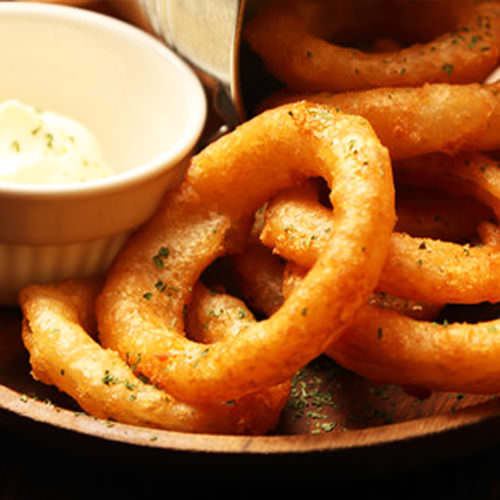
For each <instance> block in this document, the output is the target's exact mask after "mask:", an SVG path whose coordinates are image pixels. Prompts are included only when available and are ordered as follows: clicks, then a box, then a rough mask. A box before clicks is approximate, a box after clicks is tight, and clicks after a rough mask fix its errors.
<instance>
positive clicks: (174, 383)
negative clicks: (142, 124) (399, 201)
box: [97, 103, 395, 402]
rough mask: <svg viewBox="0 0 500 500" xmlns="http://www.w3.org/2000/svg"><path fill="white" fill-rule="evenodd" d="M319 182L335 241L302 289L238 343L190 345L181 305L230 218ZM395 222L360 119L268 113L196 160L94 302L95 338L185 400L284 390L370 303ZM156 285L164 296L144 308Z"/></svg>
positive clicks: (319, 111)
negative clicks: (160, 261)
mask: <svg viewBox="0 0 500 500" xmlns="http://www.w3.org/2000/svg"><path fill="white" fill-rule="evenodd" d="M317 175H321V176H323V177H324V178H325V179H326V180H327V182H328V183H329V184H330V185H331V188H332V192H331V200H332V203H333V204H335V205H336V206H339V207H342V210H339V211H338V212H337V215H336V226H337V228H338V231H337V235H336V237H335V238H332V240H331V241H330V242H328V243H327V245H326V246H325V248H324V252H323V253H322V255H321V256H320V257H319V259H318V261H317V263H316V264H315V266H314V267H313V269H312V270H311V272H310V273H309V274H308V277H307V279H306V280H304V282H303V283H302V285H301V287H300V289H297V291H296V293H294V294H292V295H291V296H290V297H289V298H288V299H287V301H285V303H284V304H283V306H282V307H281V308H280V309H279V310H278V311H277V312H276V313H275V314H274V315H273V316H271V318H269V319H267V320H265V321H261V322H259V323H255V324H254V325H252V326H250V327H249V328H247V329H246V330H245V331H244V332H242V333H241V334H240V335H238V336H237V337H235V338H231V339H228V340H224V341H221V342H216V343H214V344H212V345H211V346H210V347H209V349H207V346H206V345H202V344H199V343H195V342H193V341H190V340H188V339H186V338H185V336H184V333H183V331H184V328H183V320H182V310H183V306H184V304H186V303H188V302H189V301H190V296H191V289H192V287H193V285H194V283H195V282H196V280H197V278H198V277H199V275H200V273H201V272H202V271H203V269H204V268H205V267H206V266H207V265H208V264H209V263H210V262H212V261H213V260H214V259H215V258H216V257H218V256H220V255H222V254H224V252H225V240H226V239H227V237H228V234H230V231H229V230H230V229H231V228H233V227H234V224H235V221H238V220H240V219H241V218H242V217H247V216H250V215H252V214H253V213H254V212H255V211H256V210H257V209H258V208H259V207H260V206H262V204H263V203H264V202H265V201H266V200H267V199H269V198H270V197H272V196H273V195H275V194H276V193H277V192H278V191H280V190H281V189H284V188H286V187H290V186H292V185H294V184H296V183H299V182H302V181H304V180H306V179H307V178H308V177H310V176H317ZM347 186H348V187H349V188H348V189H347ZM394 222H395V214H394V188H393V179H392V171H391V165H390V160H389V156H388V153H387V150H386V149H385V148H384V147H382V146H381V144H380V142H379V140H378V139H377V137H376V136H375V134H374V133H373V130H372V129H371V127H370V126H369V124H368V123H367V122H366V121H365V120H364V119H363V118H360V117H352V116H349V115H343V114H340V113H332V112H331V111H330V110H329V109H328V108H325V107H322V106H318V105H313V104H307V103H296V104H293V105H288V106H284V107H281V108H277V109H275V110H271V111H268V112H265V113H263V114H262V115H259V116H258V117H256V118H254V119H253V120H251V121H249V122H246V123H245V124H243V125H241V126H240V127H239V128H238V129H236V130H235V131H234V132H232V133H231V134H228V135H227V136H224V137H223V138H221V139H219V140H218V141H217V142H216V143H214V144H212V145H210V146H209V147H208V148H206V149H205V150H204V151H203V152H202V153H201V154H199V155H198V156H197V157H195V158H194V159H193V162H192V164H191V167H190V168H189V170H188V172H187V178H186V180H185V182H184V183H183V184H182V186H181V187H180V188H179V189H178V190H177V192H175V193H172V194H170V195H169V197H168V199H166V200H165V203H164V205H163V207H162V208H161V209H160V210H159V211H158V212H157V214H156V215H155V216H154V217H153V219H152V220H151V221H150V222H149V223H148V224H146V225H145V226H144V227H143V228H142V229H141V230H140V231H139V232H138V233H136V235H135V236H134V237H133V238H132V239H131V240H130V241H129V242H128V244H127V245H126V247H125V248H124V249H123V250H122V251H121V253H120V255H118V257H117V259H116V260H115V263H114V265H113V267H112V269H111V270H110V272H109V273H108V276H107V280H106V284H105V286H104V289H103V292H102V293H101V295H100V297H99V299H98V302H97V316H98V322H99V331H100V338H101V341H102V343H103V345H105V346H107V347H112V348H113V349H116V350H117V351H118V352H119V353H120V354H121V356H122V357H123V358H124V357H125V356H126V353H127V352H133V353H141V355H142V357H141V362H140V363H139V365H138V370H139V371H140V372H141V373H143V374H144V375H146V376H147V377H148V378H150V379H151V380H152V381H153V382H154V383H155V384H158V385H160V386H161V387H163V388H165V389H166V390H167V391H168V392H169V393H171V394H173V395H174V396H176V397H178V398H179V399H182V400H183V401H193V402H195V401H196V402H201V401H213V400H216V401H221V400H222V401H223V400H228V399H235V398H238V397H241V396H243V395H245V394H248V393H251V392H255V391H256V390H260V389H263V388H265V387H269V386H272V385H276V384H279V383H281V382H283V381H285V380H288V379H289V378H290V377H291V376H292V375H293V374H294V373H295V371H296V370H297V369H299V368H300V367H302V366H304V364H306V363H307V362H308V361H310V360H311V359H313V358H315V357H316V356H317V355H318V354H320V353H321V352H322V351H323V349H324V347H325V346H326V345H327V344H328V343H330V342H331V341H332V340H333V338H335V336H337V335H339V334H340V332H341V331H342V330H343V328H345V326H346V325H347V324H349V322H350V321H351V319H352V318H353V316H354V314H355V313H356V310H357V309H358V308H359V307H360V306H361V305H362V304H363V303H365V302H366V300H367V299H368V297H369V295H370V294H371V292H372V290H373V288H374V286H375V285H376V283H377V282H378V279H379V274H380V268H381V267H382V264H383V262H384V260H385V258H386V253H387V248H388V243H389V239H390V234H391V232H392V228H393V226H394ZM161 247H166V248H169V250H170V253H169V256H168V259H166V262H165V266H164V267H162V268H161V269H158V267H157V266H155V265H154V263H153V262H152V257H153V256H154V255H156V254H157V253H158V251H159V249H160V248H161ZM159 280H161V283H163V284H165V285H166V287H165V288H164V289H163V290H162V292H160V293H157V292H155V293H153V297H152V299H151V300H150V301H147V300H144V299H143V294H144V293H145V292H148V291H150V290H152V289H153V290H154V285H155V283H159ZM160 288H163V287H160ZM325 323H328V324H330V325H331V327H332V328H331V330H330V331H328V332H326V331H325V329H324V324H325Z"/></svg>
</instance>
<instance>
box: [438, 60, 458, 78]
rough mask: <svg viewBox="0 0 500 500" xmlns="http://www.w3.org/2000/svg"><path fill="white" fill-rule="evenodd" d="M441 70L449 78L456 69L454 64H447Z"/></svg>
mask: <svg viewBox="0 0 500 500" xmlns="http://www.w3.org/2000/svg"><path fill="white" fill-rule="evenodd" d="M441 69H442V70H443V71H444V72H445V73H446V74H447V75H448V76H451V74H452V73H453V70H454V69H455V67H454V66H453V64H450V63H445V64H443V65H442V66H441Z"/></svg>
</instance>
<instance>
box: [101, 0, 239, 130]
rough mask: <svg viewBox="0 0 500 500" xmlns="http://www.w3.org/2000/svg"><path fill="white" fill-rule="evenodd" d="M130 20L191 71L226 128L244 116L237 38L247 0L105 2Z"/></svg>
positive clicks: (126, 0)
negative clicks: (178, 56) (202, 84)
mask: <svg viewBox="0 0 500 500" xmlns="http://www.w3.org/2000/svg"><path fill="white" fill-rule="evenodd" d="M108 2H109V3H110V4H111V5H112V6H113V8H114V9H115V10H116V12H117V13H118V14H119V15H120V16H121V17H123V18H124V19H126V20H128V21H129V22H131V23H133V24H135V25H137V26H139V27H141V28H143V29H145V30H146V31H149V32H151V33H153V34H155V35H157V36H159V37H160V38H162V39H163V41H164V42H165V43H166V44H167V45H168V46H169V47H170V48H171V49H173V50H174V51H176V52H177V53H178V54H179V55H180V56H182V57H183V58H184V59H185V60H186V61H188V62H189V63H190V64H191V66H192V67H193V68H194V69H195V71H196V72H197V74H198V76H199V77H200V79H201V80H202V82H203V83H204V85H205V87H206V88H207V89H208V92H209V93H210V94H211V96H212V105H213V107H214V109H215V111H216V112H217V114H218V115H219V116H220V117H221V119H222V120H223V122H224V123H225V124H226V125H227V126H228V127H230V128H232V127H233V126H235V125H236V124H237V123H239V122H241V121H242V120H243V119H244V118H245V109H244V104H243V98H242V92H241V85H240V42H241V28H242V24H243V16H244V14H245V9H246V6H247V0H108Z"/></svg>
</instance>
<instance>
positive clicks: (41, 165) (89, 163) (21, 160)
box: [0, 100, 113, 184]
mask: <svg viewBox="0 0 500 500" xmlns="http://www.w3.org/2000/svg"><path fill="white" fill-rule="evenodd" d="M112 173H113V172H112V171H111V169H110V168H109V167H108V166H107V165H106V164H105V162H104V160H103V157H102V154H101V150H100V148H99V144H98V142H97V140H96V138H95V137H94V136H93V135H92V133H91V132H90V131H89V130H88V129H87V128H86V127H85V126H83V125H82V124H81V123H79V122H77V121H75V120H73V119H71V118H68V117H66V116H62V115H60V114H58V113H54V112H49V111H39V110H37V109H36V108H34V107H33V106H29V105H27V104H24V103H22V102H20V101H17V100H8V101H5V102H3V103H1V104H0V181H8V182H15V183H23V184H69V183H80V182H85V181H89V180H93V179H100V178H102V177H107V176H109V175H111V174H112Z"/></svg>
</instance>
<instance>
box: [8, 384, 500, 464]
mask: <svg viewBox="0 0 500 500" xmlns="http://www.w3.org/2000/svg"><path fill="white" fill-rule="evenodd" d="M0 409H5V410H7V411H10V412H13V413H15V414H17V415H19V416H21V417H25V418H29V419H31V420H34V421H36V422H40V423H44V424H47V425H51V426H54V427H58V428H60V429H65V430H69V431H73V432H76V433H79V434H84V435H88V436H92V437H98V438H101V439H105V440H110V441H116V442H120V443H124V444H129V445H135V446H146V447H153V448H159V449H165V450H169V451H179V452H196V453H223V454H240V453H245V454H255V455H258V454H289V453H298V454H303V453H310V452H332V451H341V450H346V449H356V448H365V447H371V446H376V445H382V444H389V443H395V442H398V441H402V440H408V439H414V438H423V437H426V436H431V435H433V434H439V433H443V432H446V431H452V430H456V429H459V428H463V427H466V426H473V425H476V424H479V423H482V422H485V421H487V420H491V419H495V418H498V417H499V416H500V398H495V399H492V400H489V401H487V402H485V403H480V404H477V405H475V406H470V407H467V408H464V409H461V410H458V411H456V412H455V413H451V414H446V415H435V416H430V417H424V418H418V419H414V420H409V421H405V422H400V423H394V424H387V425H381V426H376V427H370V428H365V429H359V430H349V431H346V432H342V433H334V434H321V435H311V434H294V435H279V436H234V435H214V434H194V433H184V432H174V431H166V430H161V429H154V428H147V427H139V426H134V425H128V424H122V423H119V422H111V421H109V420H103V419H99V418H95V417H92V416H90V415H87V414H85V413H83V412H75V411H71V410H67V409H64V408H60V407H58V406H55V405H53V404H51V403H47V402H43V401H39V400H37V399H35V398H31V397H29V396H26V395H25V394H22V393H20V392H17V391H15V390H13V389H10V388H8V387H6V386H4V385H0Z"/></svg>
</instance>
